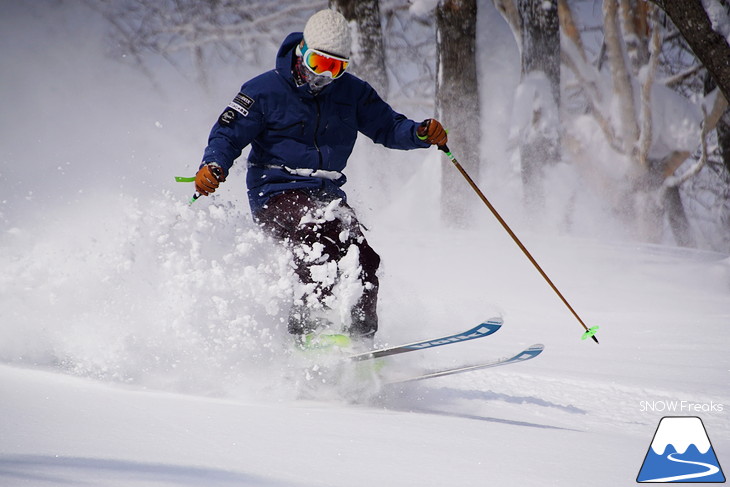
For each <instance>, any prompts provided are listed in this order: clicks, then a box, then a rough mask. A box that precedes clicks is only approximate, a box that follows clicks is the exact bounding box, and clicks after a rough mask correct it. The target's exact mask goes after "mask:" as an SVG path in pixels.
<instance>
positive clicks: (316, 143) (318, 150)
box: [314, 96, 324, 169]
mask: <svg viewBox="0 0 730 487" xmlns="http://www.w3.org/2000/svg"><path fill="white" fill-rule="evenodd" d="M314 103H315V105H316V106H317V118H316V123H315V124H314V148H315V149H317V156H318V157H319V166H318V168H319V169H324V168H323V167H322V162H323V161H322V151H321V150H320V149H319V143H318V142H317V133H318V132H319V118H320V109H319V100H318V99H317V97H316V96H315V97H314Z"/></svg>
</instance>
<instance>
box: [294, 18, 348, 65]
mask: <svg viewBox="0 0 730 487" xmlns="http://www.w3.org/2000/svg"><path fill="white" fill-rule="evenodd" d="M304 42H306V43H307V46H309V47H311V48H312V49H317V50H319V51H324V52H326V53H329V54H333V55H335V56H340V57H344V58H349V57H350V44H351V42H352V41H351V37H350V25H349V24H348V23H347V20H346V19H345V17H343V16H342V14H340V13H339V12H335V11H334V10H330V9H325V10H320V11H319V12H317V13H316V14H314V15H312V16H311V17H310V18H309V20H308V21H307V25H305V26H304Z"/></svg>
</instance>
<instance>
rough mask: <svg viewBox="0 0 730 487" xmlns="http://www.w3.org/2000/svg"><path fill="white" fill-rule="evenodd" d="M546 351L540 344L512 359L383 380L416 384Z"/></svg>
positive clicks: (518, 359) (530, 356) (527, 357)
mask: <svg viewBox="0 0 730 487" xmlns="http://www.w3.org/2000/svg"><path fill="white" fill-rule="evenodd" d="M544 349H545V346H544V345H542V344H540V343H538V344H535V345H532V346H531V347H528V348H526V349H524V350H523V351H521V352H520V353H518V354H517V355H515V356H513V357H510V358H503V359H499V360H491V361H489V362H483V363H479V364H474V365H464V366H461V367H453V368H449V369H441V370H433V371H428V372H424V373H422V374H421V375H416V376H412V377H406V378H401V379H385V380H383V384H403V383H406V382H415V381H419V380H425V379H433V378H436V377H444V376H447V375H453V374H462V373H464V372H471V371H474V370H481V369H488V368H490V367H500V366H502V365H508V364H515V363H518V362H525V361H527V360H531V359H533V358H535V357H537V356H538V355H540V354H541V353H542V351H543V350H544Z"/></svg>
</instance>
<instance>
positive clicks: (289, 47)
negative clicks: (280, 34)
mask: <svg viewBox="0 0 730 487" xmlns="http://www.w3.org/2000/svg"><path fill="white" fill-rule="evenodd" d="M302 39H304V34H303V33H301V32H292V33H291V34H289V35H288V36H286V39H284V42H282V43H281V46H280V47H279V52H278V53H277V54H276V70H277V71H278V72H279V74H280V75H281V76H283V77H284V78H285V79H287V80H291V81H292V83H293V82H294V80H293V75H292V73H291V67H292V61H293V59H292V58H293V57H294V48H295V47H297V44H299V43H300V42H302Z"/></svg>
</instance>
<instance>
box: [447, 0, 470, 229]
mask: <svg viewBox="0 0 730 487" xmlns="http://www.w3.org/2000/svg"><path fill="white" fill-rule="evenodd" d="M476 24H477V2H476V0H442V1H441V2H440V3H439V6H438V8H437V11H436V29H437V42H438V47H437V75H436V112H437V117H438V118H439V120H440V121H441V122H442V123H443V124H444V126H445V127H446V128H447V129H450V132H449V148H450V149H451V150H452V151H453V152H454V154H455V155H457V157H458V158H459V161H460V162H461V164H462V166H464V168H465V169H466V170H467V172H469V174H470V175H471V177H472V178H473V179H475V180H478V178H479V139H480V137H479V130H480V123H479V119H480V115H479V90H478V82H477V63H476ZM465 184H466V183H465V181H464V180H463V178H462V177H461V175H460V174H459V173H458V172H457V171H455V170H453V168H452V167H451V165H448V166H447V165H444V170H443V175H442V178H441V214H442V218H443V219H444V221H446V222H448V223H451V224H454V225H456V226H465V225H466V224H467V223H468V222H469V221H470V215H469V211H468V208H469V206H470V205H469V202H470V201H472V200H471V199H470V198H466V197H465V196H464V188H465Z"/></svg>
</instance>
